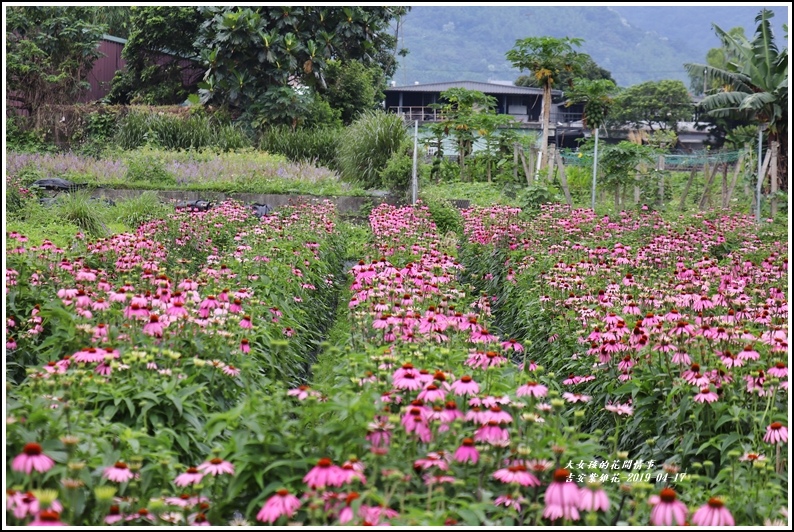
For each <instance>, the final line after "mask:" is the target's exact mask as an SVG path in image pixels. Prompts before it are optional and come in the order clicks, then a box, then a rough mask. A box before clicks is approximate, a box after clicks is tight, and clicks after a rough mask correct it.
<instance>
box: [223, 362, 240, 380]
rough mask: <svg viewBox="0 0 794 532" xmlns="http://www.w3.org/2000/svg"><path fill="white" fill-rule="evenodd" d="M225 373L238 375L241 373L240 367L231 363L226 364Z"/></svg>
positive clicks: (231, 375)
mask: <svg viewBox="0 0 794 532" xmlns="http://www.w3.org/2000/svg"><path fill="white" fill-rule="evenodd" d="M223 373H225V374H226V375H228V376H230V377H236V376H238V375H239V374H240V368H236V367H234V366H232V365H231V364H229V365H227V366H224V368H223Z"/></svg>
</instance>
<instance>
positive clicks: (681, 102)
mask: <svg viewBox="0 0 794 532" xmlns="http://www.w3.org/2000/svg"><path fill="white" fill-rule="evenodd" d="M693 112H694V106H693V103H692V98H691V97H690V96H689V92H687V89H686V86H684V83H683V82H682V81H679V80H672V79H665V80H661V81H646V82H645V83H640V84H639V85H632V86H631V87H629V88H628V89H625V90H624V91H623V92H621V93H620V95H618V96H617V97H616V98H615V106H614V110H613V112H612V115H611V116H612V118H613V119H614V120H615V121H617V122H623V123H630V124H631V125H633V126H634V127H640V126H643V125H647V126H648V127H649V128H650V129H651V131H653V130H655V129H672V130H673V131H676V128H677V125H678V122H682V121H690V120H692V115H693Z"/></svg>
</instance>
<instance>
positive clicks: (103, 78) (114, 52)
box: [77, 39, 127, 103]
mask: <svg viewBox="0 0 794 532" xmlns="http://www.w3.org/2000/svg"><path fill="white" fill-rule="evenodd" d="M123 49H124V45H123V44H121V43H117V42H112V41H106V40H104V39H103V40H101V41H99V52H100V53H101V54H103V57H100V58H99V59H97V60H96V62H95V63H94V68H92V69H91V72H90V73H89V74H88V80H87V81H88V83H90V84H91V88H90V89H89V90H88V91H86V92H85V93H83V95H82V96H81V97H80V98H78V99H77V101H78V102H80V103H86V102H93V101H95V100H100V99H102V98H104V97H105V96H107V94H108V93H109V92H110V82H111V81H112V80H113V76H115V75H116V71H117V70H122V69H123V68H124V66H125V65H126V64H127V62H126V61H124V59H123V58H122V57H121V51H122V50H123Z"/></svg>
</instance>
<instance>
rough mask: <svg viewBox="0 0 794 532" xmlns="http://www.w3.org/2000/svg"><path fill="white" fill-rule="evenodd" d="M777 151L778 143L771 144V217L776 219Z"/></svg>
mask: <svg viewBox="0 0 794 532" xmlns="http://www.w3.org/2000/svg"><path fill="white" fill-rule="evenodd" d="M777 149H778V141H776V140H773V141H772V142H771V143H770V146H769V151H770V152H772V157H771V158H770V159H769V181H770V185H769V196H770V199H769V217H770V218H774V217H775V215H776V214H777Z"/></svg>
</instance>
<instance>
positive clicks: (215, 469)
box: [196, 457, 234, 476]
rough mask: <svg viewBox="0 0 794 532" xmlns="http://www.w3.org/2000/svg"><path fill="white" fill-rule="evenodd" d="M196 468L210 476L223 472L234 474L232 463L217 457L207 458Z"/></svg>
mask: <svg viewBox="0 0 794 532" xmlns="http://www.w3.org/2000/svg"><path fill="white" fill-rule="evenodd" d="M196 469H198V470H199V471H204V473H206V474H208V475H212V476H217V475H222V474H224V473H226V474H229V475H234V464H232V463H231V462H227V461H226V460H223V459H222V458H217V457H216V458H211V459H210V460H207V461H206V462H204V463H203V464H201V465H200V466H198V467H197V468H196Z"/></svg>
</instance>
